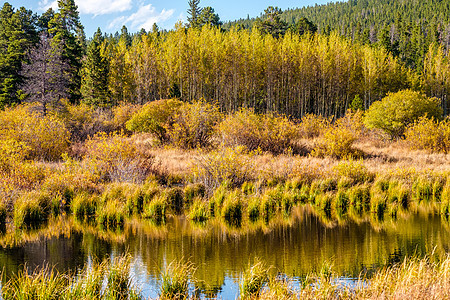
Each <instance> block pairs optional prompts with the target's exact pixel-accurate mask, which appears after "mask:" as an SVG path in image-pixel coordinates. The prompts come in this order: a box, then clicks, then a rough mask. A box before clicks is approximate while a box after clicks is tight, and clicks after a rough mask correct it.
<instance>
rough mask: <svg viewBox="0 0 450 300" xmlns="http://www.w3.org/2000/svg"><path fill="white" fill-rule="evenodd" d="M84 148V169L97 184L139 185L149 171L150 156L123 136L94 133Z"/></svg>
mask: <svg viewBox="0 0 450 300" xmlns="http://www.w3.org/2000/svg"><path fill="white" fill-rule="evenodd" d="M85 146H86V154H85V155H84V161H85V167H86V168H88V169H90V171H91V172H92V173H93V174H96V175H97V176H99V180H101V181H105V180H106V181H128V182H140V181H143V180H145V178H146V177H147V176H148V175H149V174H150V173H151V172H153V161H154V159H153V156H152V155H150V154H148V153H145V152H144V151H141V150H140V149H138V147H137V145H136V144H135V143H134V141H133V140H132V139H131V138H128V137H126V136H125V135H124V134H123V133H116V132H113V133H110V134H107V133H104V132H103V133H98V134H96V135H95V136H93V137H92V138H89V139H88V140H87V141H86V143H85Z"/></svg>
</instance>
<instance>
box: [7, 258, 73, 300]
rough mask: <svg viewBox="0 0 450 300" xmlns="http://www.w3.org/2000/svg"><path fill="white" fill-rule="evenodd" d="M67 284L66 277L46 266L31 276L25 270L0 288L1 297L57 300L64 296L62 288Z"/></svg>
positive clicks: (21, 299) (26, 299)
mask: <svg viewBox="0 0 450 300" xmlns="http://www.w3.org/2000/svg"><path fill="white" fill-rule="evenodd" d="M68 284H69V278H68V276H66V275H64V274H60V273H58V272H57V271H56V270H54V269H51V268H50V267H48V266H46V267H44V268H43V269H40V270H39V269H36V270H34V271H33V272H32V273H31V274H28V273H27V271H26V268H25V270H23V271H21V272H19V273H18V274H17V275H16V276H15V277H13V278H12V279H11V280H10V281H9V282H7V283H6V284H5V285H4V286H3V287H2V296H3V298H4V299H5V300H6V299H20V300H34V299H45V300H59V299H62V298H63V297H64V296H65V289H64V288H65V287H66V286H68Z"/></svg>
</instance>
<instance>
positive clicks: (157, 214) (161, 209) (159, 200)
mask: <svg viewBox="0 0 450 300" xmlns="http://www.w3.org/2000/svg"><path fill="white" fill-rule="evenodd" d="M167 208H168V203H167V199H166V197H165V195H163V194H159V195H157V196H156V197H154V198H153V199H152V200H151V201H150V202H147V203H146V204H145V205H144V210H143V212H142V216H143V217H144V218H147V219H151V220H152V221H154V222H155V223H156V224H162V223H164V222H165V220H166V214H167Z"/></svg>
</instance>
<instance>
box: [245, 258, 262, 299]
mask: <svg viewBox="0 0 450 300" xmlns="http://www.w3.org/2000/svg"><path fill="white" fill-rule="evenodd" d="M268 281H269V268H268V267H267V266H266V265H265V264H264V263H262V262H261V261H259V260H258V259H257V260H256V262H255V263H254V264H253V265H250V264H249V266H248V268H247V269H246V270H244V271H243V272H242V276H241V279H240V283H239V293H240V297H241V299H255V298H258V297H259V295H260V294H261V290H262V288H263V286H264V285H265V284H267V282H268Z"/></svg>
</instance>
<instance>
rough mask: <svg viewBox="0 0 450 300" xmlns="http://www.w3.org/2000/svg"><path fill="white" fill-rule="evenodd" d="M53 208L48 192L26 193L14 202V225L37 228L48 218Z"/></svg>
mask: <svg viewBox="0 0 450 300" xmlns="http://www.w3.org/2000/svg"><path fill="white" fill-rule="evenodd" d="M50 210H51V196H50V195H49V194H47V193H46V192H40V191H32V192H27V193H24V194H23V195H22V196H21V197H20V198H19V199H17V201H16V203H15V204H14V225H15V226H16V228H37V227H39V226H41V225H42V224H43V223H44V222H46V221H47V220H48V217H49V215H50Z"/></svg>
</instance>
